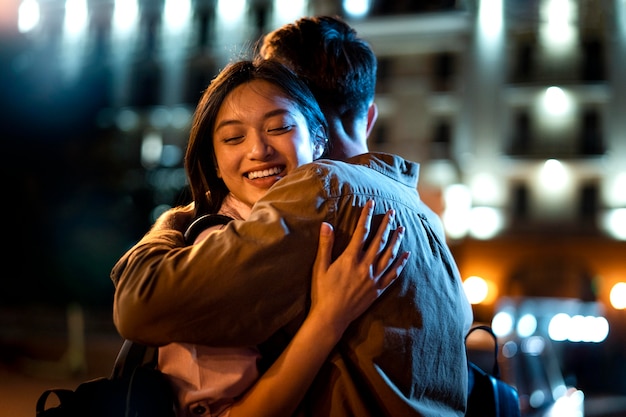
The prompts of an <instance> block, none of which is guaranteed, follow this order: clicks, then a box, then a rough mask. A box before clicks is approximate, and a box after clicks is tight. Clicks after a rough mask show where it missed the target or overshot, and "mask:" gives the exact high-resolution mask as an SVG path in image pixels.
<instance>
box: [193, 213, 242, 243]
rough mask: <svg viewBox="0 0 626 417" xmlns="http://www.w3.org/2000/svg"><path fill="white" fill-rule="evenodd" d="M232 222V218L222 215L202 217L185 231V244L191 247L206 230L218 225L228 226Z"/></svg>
mask: <svg viewBox="0 0 626 417" xmlns="http://www.w3.org/2000/svg"><path fill="white" fill-rule="evenodd" d="M231 220H233V219H232V218H231V217H228V216H224V215H222V214H205V215H204V216H200V217H198V218H197V219H196V220H194V221H193V222H191V224H190V225H189V227H188V228H187V230H186V231H185V234H184V236H185V242H186V243H187V244H188V245H191V244H192V243H193V242H194V241H195V240H196V238H197V237H198V235H199V234H200V232H202V231H203V230H204V229H207V228H209V227H211V226H217V225H218V224H228V222H230V221H231Z"/></svg>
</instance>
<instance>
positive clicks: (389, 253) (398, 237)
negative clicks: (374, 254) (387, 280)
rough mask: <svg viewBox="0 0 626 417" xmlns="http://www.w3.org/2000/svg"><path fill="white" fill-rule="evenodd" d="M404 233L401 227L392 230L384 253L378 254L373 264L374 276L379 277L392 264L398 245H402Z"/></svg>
mask: <svg viewBox="0 0 626 417" xmlns="http://www.w3.org/2000/svg"><path fill="white" fill-rule="evenodd" d="M405 232H406V228H405V227H403V226H400V227H398V228H397V229H396V230H394V232H393V234H392V236H391V239H389V242H388V244H387V246H386V248H385V250H384V252H383V253H381V254H380V256H379V257H378V258H377V259H376V260H375V262H373V267H374V276H379V275H381V274H382V273H384V272H385V271H386V270H387V268H389V266H390V265H391V264H392V262H393V261H394V259H396V257H397V256H398V253H399V251H400V244H401V243H402V239H403V238H404V234H405Z"/></svg>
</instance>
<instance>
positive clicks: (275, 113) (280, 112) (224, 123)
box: [214, 108, 291, 131]
mask: <svg viewBox="0 0 626 417" xmlns="http://www.w3.org/2000/svg"><path fill="white" fill-rule="evenodd" d="M283 114H291V112H290V111H289V110H287V109H282V108H279V109H274V110H270V111H268V112H267V113H265V114H264V115H263V119H269V118H270V117H274V116H280V115H283ZM236 124H241V121H240V120H239V119H226V120H222V121H221V122H220V123H219V124H217V125H216V126H215V129H214V130H215V131H218V130H219V129H221V128H223V127H225V126H230V125H236Z"/></svg>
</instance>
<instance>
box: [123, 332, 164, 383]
mask: <svg viewBox="0 0 626 417" xmlns="http://www.w3.org/2000/svg"><path fill="white" fill-rule="evenodd" d="M158 353H159V349H158V348H157V347H154V346H147V345H143V344H141V343H137V342H132V341H130V340H124V343H123V344H122V347H121V348H120V351H119V352H118V353H117V357H116V358H115V363H114V364H113V371H112V373H111V379H116V378H129V377H130V376H131V374H132V373H133V371H134V370H135V369H136V368H137V367H139V366H142V365H145V366H147V367H150V368H153V369H156V367H157V364H158Z"/></svg>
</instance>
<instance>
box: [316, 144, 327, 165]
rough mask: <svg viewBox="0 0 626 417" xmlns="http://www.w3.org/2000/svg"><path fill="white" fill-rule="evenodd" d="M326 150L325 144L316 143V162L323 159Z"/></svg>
mask: <svg viewBox="0 0 626 417" xmlns="http://www.w3.org/2000/svg"><path fill="white" fill-rule="evenodd" d="M325 149H326V148H325V147H324V144H323V143H319V142H318V143H316V144H315V146H314V148H313V160H314V161H315V160H316V159H319V158H321V157H322V155H323V154H324V150H325Z"/></svg>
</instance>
